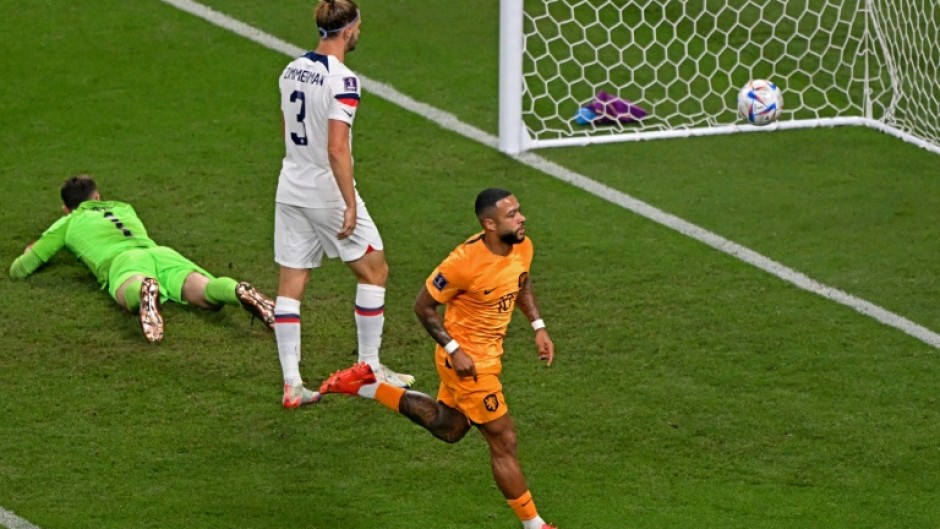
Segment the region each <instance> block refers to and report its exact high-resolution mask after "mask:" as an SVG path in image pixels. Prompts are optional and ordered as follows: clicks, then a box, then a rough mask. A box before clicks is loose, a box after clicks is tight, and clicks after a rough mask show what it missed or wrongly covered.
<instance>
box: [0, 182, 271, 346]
mask: <svg viewBox="0 0 940 529" xmlns="http://www.w3.org/2000/svg"><path fill="white" fill-rule="evenodd" d="M60 194H61V196H62V203H63V206H62V210H63V211H64V212H65V216H64V217H62V218H61V219H59V220H57V221H56V222H55V223H53V224H52V226H50V227H49V229H47V230H46V231H45V232H44V233H43V234H42V236H41V237H40V238H39V240H37V241H36V242H34V243H33V244H30V245H29V246H27V247H26V251H25V252H24V253H23V255H21V256H20V257H18V258H17V259H16V260H15V261H13V264H12V265H11V266H10V276H11V277H13V278H15V279H21V278H25V277H27V276H29V275H30V274H32V273H33V272H35V271H36V270H37V269H38V268H39V267H40V266H42V265H43V264H44V263H46V262H47V261H49V259H51V258H52V256H53V255H55V254H56V252H58V251H59V250H60V249H62V247H63V246H64V247H66V248H68V249H69V250H70V251H71V252H72V253H74V254H75V256H76V257H78V259H79V260H80V261H81V262H82V263H83V264H84V265H85V266H87V267H88V268H89V269H90V270H91V271H92V272H93V273H94V274H95V277H96V278H98V282H99V283H101V288H102V289H103V288H105V287H107V288H108V292H109V293H110V294H111V297H112V298H114V300H115V301H116V302H117V304H118V305H120V306H121V307H123V308H125V309H127V310H128V311H130V312H132V313H133V312H137V314H138V316H139V319H140V326H141V329H142V330H143V333H144V336H145V337H146V338H147V341H148V342H159V341H160V340H162V339H163V317H162V316H161V315H160V303H162V302H165V301H167V300H170V301H174V302H176V303H182V304H187V303H188V304H192V305H196V306H197V307H201V308H204V309H219V308H221V307H222V305H241V306H242V307H244V308H245V310H247V311H248V312H250V313H251V314H252V315H253V316H255V317H258V318H259V319H261V320H262V321H263V322H264V323H265V324H266V325H267V326H268V327H269V328H273V327H272V326H273V325H274V302H273V301H272V300H271V299H270V298H268V297H267V296H265V295H264V294H261V293H260V292H258V291H257V290H256V289H255V288H254V287H252V286H251V285H250V284H248V283H245V282H241V283H239V282H236V281H235V280H234V279H231V278H228V277H218V278H217V277H214V276H213V275H212V274H210V273H208V272H206V271H205V270H204V269H203V268H201V267H200V266H198V265H196V264H195V263H193V262H192V261H190V260H189V259H186V258H185V257H183V256H182V255H180V254H179V253H178V252H177V251H176V250H173V249H172V248H169V247H166V246H159V245H157V243H156V242H154V241H153V239H151V238H150V237H149V236H147V229H146V228H145V227H144V225H143V223H142V222H141V220H140V218H138V217H137V212H136V211H134V208H133V207H132V206H131V205H130V204H127V203H124V202H118V201H114V200H109V201H103V200H101V195H100V194H99V193H98V186H97V185H96V184H95V181H94V180H93V179H92V178H91V177H90V176H86V175H81V176H75V177H72V178H69V179H68V180H66V181H65V183H64V184H62V188H61V190H60Z"/></svg>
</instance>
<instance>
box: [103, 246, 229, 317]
mask: <svg viewBox="0 0 940 529" xmlns="http://www.w3.org/2000/svg"><path fill="white" fill-rule="evenodd" d="M193 272H198V273H200V274H202V275H204V276H206V277H208V278H209V279H215V276H213V275H212V274H210V273H209V272H206V271H205V269H203V268H202V267H201V266H199V265H197V264H196V263H194V262H192V261H190V260H189V259H187V258H185V257H183V256H182V255H181V254H180V253H179V252H177V251H176V250H174V249H173V248H170V247H167V246H154V247H152V248H135V249H133V250H128V251H126V252H124V253H122V254H120V255H118V256H117V257H115V258H114V260H113V261H111V268H110V269H108V292H110V293H111V297H112V298H114V300H115V301H117V295H116V294H117V291H118V289H119V288H121V285H123V284H124V282H125V281H127V280H128V279H130V278H131V277H133V276H135V275H142V276H144V277H155V278H157V282H158V283H160V302H161V303H163V302H165V301H166V300H170V301H174V302H176V303H183V304H185V303H186V302H185V301H183V283H185V282H186V277H187V276H189V274H191V273H193Z"/></svg>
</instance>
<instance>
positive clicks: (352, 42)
mask: <svg viewBox="0 0 940 529" xmlns="http://www.w3.org/2000/svg"><path fill="white" fill-rule="evenodd" d="M356 44H359V35H356V36H354V37H352V38H351V39H349V42H348V43H346V51H347V52H349V51H353V50H354V49H356Z"/></svg>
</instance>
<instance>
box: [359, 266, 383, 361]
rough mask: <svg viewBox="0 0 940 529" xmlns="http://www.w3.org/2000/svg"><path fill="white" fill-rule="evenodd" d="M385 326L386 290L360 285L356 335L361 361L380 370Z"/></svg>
mask: <svg viewBox="0 0 940 529" xmlns="http://www.w3.org/2000/svg"><path fill="white" fill-rule="evenodd" d="M384 326H385V288H383V287H380V286H378V285H366V284H362V283H359V284H358V285H357V286H356V334H357V335H358V336H359V361H360V362H365V363H367V364H369V365H370V366H372V370H373V371H375V370H377V369H378V368H379V365H380V363H379V347H381V346H382V328H383V327H384Z"/></svg>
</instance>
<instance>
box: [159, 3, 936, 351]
mask: <svg viewBox="0 0 940 529" xmlns="http://www.w3.org/2000/svg"><path fill="white" fill-rule="evenodd" d="M161 1H162V2H164V3H166V4H170V5H172V6H174V7H176V8H178V9H181V10H183V11H186V12H188V13H191V14H193V15H195V16H197V17H199V18H202V19H203V20H206V21H207V22H210V23H212V24H215V25H216V26H219V27H222V28H225V29H227V30H229V31H232V32H233V33H236V34H238V35H241V36H242V37H245V38H247V39H250V40H253V41H255V42H257V43H258V44H261V45H262V46H264V47H266V48H268V49H271V50H274V51H279V52H281V53H283V54H285V55H288V56H290V57H297V56H300V55H301V54H303V53H304V52H305V51H306V50H304V49H303V48H299V47H297V46H294V45H293V44H290V43H288V42H285V41H283V40H281V39H279V38H277V37H275V36H273V35H270V34H268V33H265V32H263V31H261V30H260V29H258V28H255V27H253V26H249V25H248V24H245V23H244V22H241V21H239V20H236V19H234V18H232V17H230V16H228V15H226V14H224V13H220V12H218V11H215V10H213V9H211V8H210V7H208V6H205V5H203V4H200V3H197V2H193V1H190V0H161ZM311 33H312V30H311ZM359 80H360V81H361V82H362V88H363V89H364V90H366V91H367V92H371V93H373V94H375V95H377V96H379V97H381V98H382V99H385V100H387V101H389V102H391V103H393V104H396V105H398V106H400V107H402V108H405V109H407V110H410V111H412V112H414V113H416V114H418V115H421V116H423V117H425V118H427V119H428V120H430V121H432V122H434V123H436V124H438V125H439V126H441V127H442V128H445V129H447V130H450V131H453V132H456V133H457V134H460V135H461V136H465V137H467V138H470V139H472V140H474V141H477V142H479V143H482V144H484V145H486V146H488V147H492V148H494V149H496V148H498V139H497V138H496V137H495V136H493V135H491V134H488V133H486V132H484V131H482V130H480V129H477V128H475V127H473V126H470V125H468V124H466V123H464V122H462V121H460V120H459V119H457V117H456V116H455V115H453V114H451V113H449V112H444V111H442V110H440V109H438V108H435V107H432V106H430V105H428V104H426V103H422V102H420V101H416V100H415V99H413V98H411V97H408V96H407V95H405V94H402V93H401V92H399V91H397V90H395V89H394V88H392V87H391V86H389V85H387V84H384V83H380V82H378V81H374V80H372V79H369V78H367V77H364V76H362V75H360V76H359ZM512 158H514V159H515V160H518V161H519V162H520V163H522V164H525V165H527V166H529V167H532V168H534V169H538V170H539V171H542V172H543V173H545V174H547V175H550V176H552V177H554V178H556V179H558V180H561V181H563V182H567V183H569V184H571V185H573V186H575V187H577V188H579V189H582V190H584V191H586V192H588V193H590V194H592V195H594V196H597V197H599V198H602V199H604V200H606V201H608V202H611V203H613V204H616V205H618V206H621V207H623V208H625V209H628V210H630V211H632V212H633V213H636V214H637V215H640V216H642V217H646V218H647V219H650V220H652V221H653V222H657V223H659V224H662V225H663V226H666V227H668V228H671V229H673V230H675V231H678V232H679V233H681V234H683V235H685V236H687V237H691V238H693V239H695V240H697V241H699V242H701V243H704V244H707V245H708V246H711V247H712V248H714V249H716V250H718V251H720V252H724V253H726V254H728V255H730V256H733V257H735V258H737V259H740V260H742V261H744V262H746V263H748V264H750V265H753V266H755V267H757V268H759V269H761V270H763V271H765V272H767V273H769V274H773V275H774V276H776V277H778V278H780V279H782V280H784V281H786V282H788V283H791V284H793V285H795V286H797V287H799V288H801V289H803V290H806V291H809V292H812V293H814V294H818V295H820V296H822V297H824V298H826V299H830V300H832V301H835V302H836V303H840V304H842V305H845V306H847V307H849V308H851V309H853V310H855V311H857V312H860V313H862V314H864V315H866V316H869V317H871V318H874V319H875V320H877V321H879V322H881V323H883V324H885V325H888V326H891V327H894V328H895V329H898V330H899V331H901V332H903V333H905V334H908V335H910V336H913V337H914V338H917V339H918V340H920V341H922V342H924V343H926V344H928V345H932V346H933V347H935V348H937V349H940V334H937V333H935V332H933V331H931V330H930V329H928V328H926V327H924V326H922V325H919V324H917V323H914V322H912V321H910V320H908V319H907V318H905V317H903V316H900V315H898V314H895V313H893V312H890V311H888V310H886V309H883V308H881V307H879V306H878V305H875V304H873V303H870V302H868V301H865V300H864V299H861V298H857V297H855V296H853V295H851V294H849V293H847V292H843V291H841V290H839V289H837V288H833V287H830V286H827V285H824V284H822V283H820V282H818V281H816V280H814V279H812V278H810V277H808V276H807V275H805V274H803V273H801V272H798V271H796V270H793V269H792V268H789V267H787V266H785V265H783V264H781V263H778V262H776V261H774V260H772V259H770V258H768V257H764V256H763V255H761V254H759V253H757V252H755V251H753V250H750V249H748V248H746V247H744V246H741V245H740V244H737V243H735V242H732V241H729V240H728V239H725V238H724V237H722V236H720V235H717V234H715V233H712V232H710V231H708V230H706V229H704V228H701V227H699V226H696V225H695V224H692V223H691V222H688V221H685V220H682V219H680V218H679V217H676V216H675V215H672V214H669V213H666V212H665V211H663V210H661V209H659V208H656V207H654V206H651V205H650V204H647V203H646V202H643V201H641V200H638V199H636V198H634V197H632V196H630V195H627V194H625V193H622V192H620V191H617V190H616V189H613V188H610V187H608V186H606V185H604V184H601V183H599V182H596V181H594V180H591V179H590V178H588V177H586V176H584V175H581V174H578V173H576V172H574V171H571V170H569V169H565V168H564V167H562V166H560V165H558V164H556V163H554V162H551V161H549V160H546V159H545V158H543V157H541V156H539V155H537V154H532V153H522V154H519V155H516V156H513V157H512Z"/></svg>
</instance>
